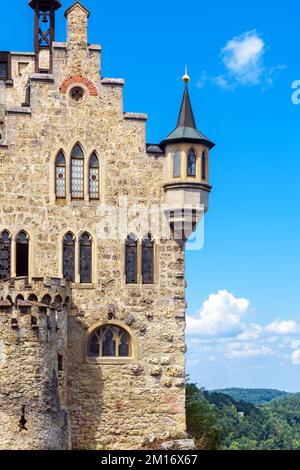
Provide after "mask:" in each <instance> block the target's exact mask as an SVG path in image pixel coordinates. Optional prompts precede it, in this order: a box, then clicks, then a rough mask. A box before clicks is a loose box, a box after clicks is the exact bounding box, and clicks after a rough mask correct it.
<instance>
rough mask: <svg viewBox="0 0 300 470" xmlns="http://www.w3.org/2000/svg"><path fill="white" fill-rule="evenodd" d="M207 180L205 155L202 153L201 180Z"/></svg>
mask: <svg viewBox="0 0 300 470" xmlns="http://www.w3.org/2000/svg"><path fill="white" fill-rule="evenodd" d="M206 178H207V155H206V152H205V151H204V152H203V153H202V179H204V180H206Z"/></svg>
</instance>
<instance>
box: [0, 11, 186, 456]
mask: <svg viewBox="0 0 300 470" xmlns="http://www.w3.org/2000/svg"><path fill="white" fill-rule="evenodd" d="M84 15H86V14H85V13H84V12H83V11H82V10H81V9H80V8H79V7H75V9H73V10H72V11H71V13H69V16H68V41H67V43H55V44H54V68H53V76H48V75H38V74H32V67H33V61H32V59H31V58H30V60H28V64H29V65H28V66H26V67H27V69H26V70H27V72H26V73H27V81H26V80H25V78H24V77H23V78H22V79H21V77H19V78H18V77H17V75H16V71H17V70H19V67H18V64H16V65H15V66H14V68H13V74H14V76H13V82H14V84H13V86H11V85H10V86H6V89H5V91H3V90H2V96H3V94H6V96H5V97H4V98H3V99H2V101H5V102H6V113H5V129H6V136H5V139H3V140H2V141H1V143H0V181H1V187H0V232H1V231H2V230H3V229H7V230H9V232H10V233H11V234H12V238H14V237H15V236H16V235H17V233H18V232H19V231H20V230H21V229H24V230H26V231H27V233H28V234H29V239H30V271H29V284H30V282H31V281H32V278H36V277H42V278H44V277H47V276H48V277H56V278H57V277H58V278H60V277H62V268H61V264H62V261H61V259H62V238H63V236H64V235H65V233H66V232H67V231H69V230H70V231H72V232H73V233H74V234H75V236H76V238H77V240H78V237H79V235H80V233H82V232H84V231H87V232H89V233H90V234H91V235H92V238H93V254H94V257H93V282H92V283H91V284H90V285H80V284H79V283H78V282H75V283H74V284H73V285H72V286H71V287H72V289H71V303H70V308H69V312H68V328H67V331H68V334H67V340H68V345H67V352H66V354H65V356H64V361H65V369H66V380H67V382H66V387H65V388H64V387H63V390H62V391H61V392H60V393H61V403H59V401H58V402H57V401H55V400H56V398H55V399H54V398H53V400H54V401H53V402H52V404H51V408H52V407H53V410H56V411H55V413H54V415H55V416H56V418H57V419H61V417H60V416H61V415H60V411H59V410H60V409H61V408H60V407H61V406H62V405H63V406H64V407H65V408H66V409H67V410H68V413H69V415H70V423H71V436H72V448H85V447H88V446H95V447H101V446H106V447H110V448H118V449H121V448H123V449H128V448H139V447H141V446H142V445H143V443H146V442H148V441H149V440H152V439H153V438H159V439H161V438H165V437H169V436H181V435H183V434H184V432H185V391H184V377H185V358H184V353H185V340H184V329H185V279H184V247H183V246H182V244H180V243H177V242H176V241H175V240H172V239H170V240H163V239H161V238H160V237H159V236H158V237H157V238H155V249H156V260H157V262H156V278H155V284H154V285H150V286H143V285H138V286H128V285H126V283H125V279H124V240H125V238H126V236H127V233H124V237H123V239H117V240H110V239H105V240H100V239H99V238H98V236H97V233H98V230H99V224H100V223H101V220H102V216H101V211H100V210H99V205H100V203H103V204H107V205H110V206H113V207H116V208H117V206H118V203H119V197H126V198H127V200H128V205H129V206H130V205H132V204H146V205H147V206H148V207H150V206H151V204H157V205H159V204H162V203H163V202H164V192H163V182H164V158H165V157H164V155H163V154H160V155H155V154H149V153H147V152H146V141H145V119H146V117H145V116H144V115H132V114H126V113H125V114H124V110H123V96H122V95H123V81H122V80H117V79H103V78H101V75H100V74H99V68H100V70H101V64H100V59H101V48H100V47H99V46H95V45H92V46H87V44H86V39H85V38H86V36H85V31H84V30H85V25H86V21H85V17H84ZM79 39H80V40H79ZM23 59H24V58H23V57H22V61H23ZM14 60H16V61H17V62H18V60H19V59H18V57H15V58H14ZM21 68H22V67H21ZM24 70H25V69H24V68H22V71H23V73H25V72H24ZM78 76H82V77H85V78H86V79H88V80H89V81H91V82H92V83H93V85H94V86H95V87H96V90H97V94H96V95H95V94H90V92H89V87H88V86H87V87H86V98H85V100H84V101H83V102H81V103H74V102H72V100H71V99H70V97H69V95H68V90H64V89H63V88H61V87H62V84H63V83H64V81H65V80H67V83H72V80H73V78H72V77H78ZM74 80H75V82H76V81H78V78H76V79H74ZM28 84H29V86H30V94H28V90H27V85H28ZM25 85H26V86H25ZM26 90H27V91H26ZM29 98H30V99H29ZM26 100H27V106H25V107H24V106H23V107H22V103H24V102H25V101H26ZM28 100H29V101H28ZM28 105H30V106H28ZM76 142H80V144H81V145H82V148H83V151H84V154H85V158H86V161H87V159H88V157H89V156H90V154H91V153H92V152H93V151H94V150H96V152H97V154H98V156H99V159H100V173H101V195H100V201H97V202H89V201H88V198H87V196H86V197H85V201H71V200H70V198H69V197H67V199H66V201H63V202H61V201H56V199H55V190H54V187H55V185H54V162H55V157H56V155H57V153H58V151H59V150H60V149H63V150H64V152H65V155H66V158H67V167H68V166H69V165H70V153H71V150H72V148H73V146H74V144H76ZM86 192H87V189H86ZM154 237H155V234H154ZM15 292H16V293H17V292H18V290H17V289H15ZM1 295H2V293H1V289H0V297H1ZM39 300H40V298H39ZM112 304H113V305H114V308H115V321H116V322H118V324H120V325H123V326H124V328H127V330H128V331H129V332H130V335H131V336H132V338H133V341H134V342H135V345H136V349H135V352H136V354H135V357H134V358H133V359H132V360H131V361H130V362H126V363H119V364H118V363H114V362H113V361H112V362H111V363H106V364H105V363H102V364H95V363H90V362H89V361H88V359H87V357H86V338H87V334H88V332H89V331H91V330H92V329H93V328H94V327H96V326H97V325H98V324H102V323H103V322H108V321H109V320H108V311H109V306H110V305H112ZM1 315H2V314H1ZM5 315H6V314H4V313H3V315H2V317H1V319H2V323H1V328H0V330H1V341H2V343H1V344H4V343H5V342H6V341H8V342H9V343H10V344H11V346H5V348H9V347H11V353H7V352H6V353H5V354H6V355H7V354H8V355H7V356H5V357H6V359H5V360H4V362H3V361H2V365H1V366H0V367H4V369H5V371H6V372H5V374H7V379H5V381H4V382H3V383H2V387H3V388H2V390H3V389H4V390H6V391H5V393H6V394H7V395H6V398H5V400H4V402H3V403H4V406H8V404H7V403H8V402H9V400H10V397H11V396H13V397H14V398H13V400H12V405H11V406H9V407H8V409H9V410H10V411H9V412H7V413H6V412H5V414H4V417H3V416H2V415H1V416H2V418H1V419H3V422H5V423H6V426H8V428H9V432H8V436H12V435H13V433H14V432H18V419H19V414H20V406H21V405H22V404H23V402H24V400H25V399H27V397H28V400H29V401H28V403H29V405H28V418H27V419H28V421H29V423H28V433H27V434H26V436H30V435H31V437H30V438H29V437H28V439H27V441H26V440H25V441H24V444H23V445H24V447H23V448H26V446H28V448H31V447H32V446H34V448H39V447H40V448H50V447H51V446H52V447H53V448H54V447H55V448H56V447H58V448H59V447H60V446H62V444H61V441H59V439H60V438H59V437H58V436H59V432H58V431H55V430H53V433H54V435H53V433H52V431H51V433H50V434H49V437H48V438H47V440H46V437H45V434H47V433H44V432H42V431H41V429H45V426H44V424H43V427H42V424H41V422H40V421H39V418H38V413H39V412H41V413H42V411H41V410H42V405H41V406H40V405H38V404H37V405H36V408H35V412H33V411H32V414H31V410H33V407H34V406H35V405H34V404H35V402H36V400H37V403H41V404H42V403H43V400H44V399H46V397H47V393H46V391H45V387H44V385H43V384H42V383H41V381H40V379H39V377H37V376H36V375H35V374H36V372H35V370H36V368H38V367H39V368H42V370H43V371H44V372H45V370H46V369H47V370H49V374H50V375H49V376H48V375H47V374H46V373H45V377H44V379H43V383H48V382H49V383H50V382H51V380H52V375H51V374H52V371H53V363H54V362H55V360H54V356H53V357H52V354H57V351H56V352H55V347H56V346H55V347H54V346H53V347H52V346H50V345H49V344H48V343H45V342H40V341H38V340H37V338H36V336H35V333H34V332H33V331H31V330H30V327H26V335H25V334H24V336H23V339H22V346H21V347H20V348H18V347H17V345H16V344H15V343H14V341H15V335H16V333H15V332H14V331H12V330H11V326H10V324H9V320H8V318H9V317H6V316H5ZM22 318H23V317H22ZM24 318H25V317H24ZM26 318H27V317H26ZM27 320H28V319H27ZM22 321H23V320H22ZM111 321H113V320H111ZM53 341H54V342H55V341H56V340H53ZM2 354H3V353H2ZM1 357H2V356H1ZM8 357H9V359H8ZM24 357H26V361H25V366H26V367H24V361H22V358H24ZM48 364H51V367H48ZM13 369H15V370H16V371H17V377H18V381H17V382H15V383H13V385H11V386H10V385H9V383H10V380H11V376H12V374H13ZM29 383H30V384H31V389H30V387H29V385H28V384H29ZM26 384H27V385H26ZM24 387H25V388H26V387H28V388H26V390H25V388H24ZM35 394H37V395H38V397H36V395H35ZM29 397H30V398H29ZM39 397H42V398H41V401H40V402H39V401H38V400H39ZM49 399H50V398H49ZM25 401H26V400H25ZM25 404H26V403H25ZM39 406H40V407H39ZM30 407H32V408H30ZM1 413H2V412H1ZM43 416H44V415H43ZM51 416H52V415H51ZM55 416H54V417H53V420H54V421H53V420H52V418H51V419H50V418H49V419H50V421H49V422H48V425H47V429H50V428H51V429H52V428H53V429H54V428H55V429H57V426H58V424H55V423H54V424H53V422H55V419H56V418H55ZM58 417H60V418H58ZM43 419H44V418H43ZM47 419H48V418H47ZM35 420H36V424H35V427H34V425H33V422H34V421H35ZM51 420H52V421H51ZM58 427H59V426H58ZM1 429H2V430H4V426H0V447H1V448H8V447H9V446H12V445H13V444H12V443H11V442H9V437H7V438H6V437H5V436H4V431H1ZM22 435H23V432H20V434H19V436H20V442H21V436H22ZM18 442H19V441H18ZM18 445H20V446H21V444H18ZM64 445H65V444H64Z"/></svg>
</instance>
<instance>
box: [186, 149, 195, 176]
mask: <svg viewBox="0 0 300 470" xmlns="http://www.w3.org/2000/svg"><path fill="white" fill-rule="evenodd" d="M187 175H188V176H196V154H195V152H194V150H193V149H191V150H190V151H189V153H188V158H187Z"/></svg>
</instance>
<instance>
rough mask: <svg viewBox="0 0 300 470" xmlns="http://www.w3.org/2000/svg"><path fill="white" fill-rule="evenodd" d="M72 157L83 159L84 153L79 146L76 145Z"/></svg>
mask: <svg viewBox="0 0 300 470" xmlns="http://www.w3.org/2000/svg"><path fill="white" fill-rule="evenodd" d="M71 157H72V158H82V159H83V151H82V148H81V147H80V145H79V144H76V145H75V147H74V148H73V150H72V154H71Z"/></svg>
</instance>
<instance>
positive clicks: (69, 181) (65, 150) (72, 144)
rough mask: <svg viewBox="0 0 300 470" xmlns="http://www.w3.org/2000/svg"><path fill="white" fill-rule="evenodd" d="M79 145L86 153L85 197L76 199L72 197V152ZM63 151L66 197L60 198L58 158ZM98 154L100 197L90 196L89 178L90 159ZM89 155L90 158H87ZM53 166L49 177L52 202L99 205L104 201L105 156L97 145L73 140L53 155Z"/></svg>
mask: <svg viewBox="0 0 300 470" xmlns="http://www.w3.org/2000/svg"><path fill="white" fill-rule="evenodd" d="M77 144H78V145H79V146H80V147H81V149H82V151H83V155H84V165H83V187H84V195H83V198H80V199H74V198H72V169H71V166H72V158H71V154H72V151H73V149H74V148H75V146H76V145H77ZM60 152H62V153H63V154H64V156H65V158H66V178H65V179H66V197H65V198H62V197H61V198H58V197H57V196H56V159H57V156H58V155H59V153H60ZM94 154H95V155H96V157H97V159H98V162H99V175H98V184H99V192H98V198H96V197H95V198H91V197H90V185H89V178H90V159H91V157H92V156H93V155H94ZM87 155H89V158H87ZM51 161H52V163H51V167H52V168H53V170H52V171H51V172H50V178H49V189H50V200H51V203H52V204H55V205H67V204H73V205H79V204H80V205H81V204H85V203H89V204H91V205H98V204H100V203H104V198H105V190H104V186H105V166H104V159H103V156H101V154H100V153H99V152H98V151H97V149H96V148H95V147H91V146H89V145H83V144H82V142H81V141H80V140H78V139H77V140H73V141H72V142H70V144H68V145H63V146H62V147H61V148H60V149H59V150H58V151H57V152H56V153H54V154H53V155H52V158H51Z"/></svg>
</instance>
